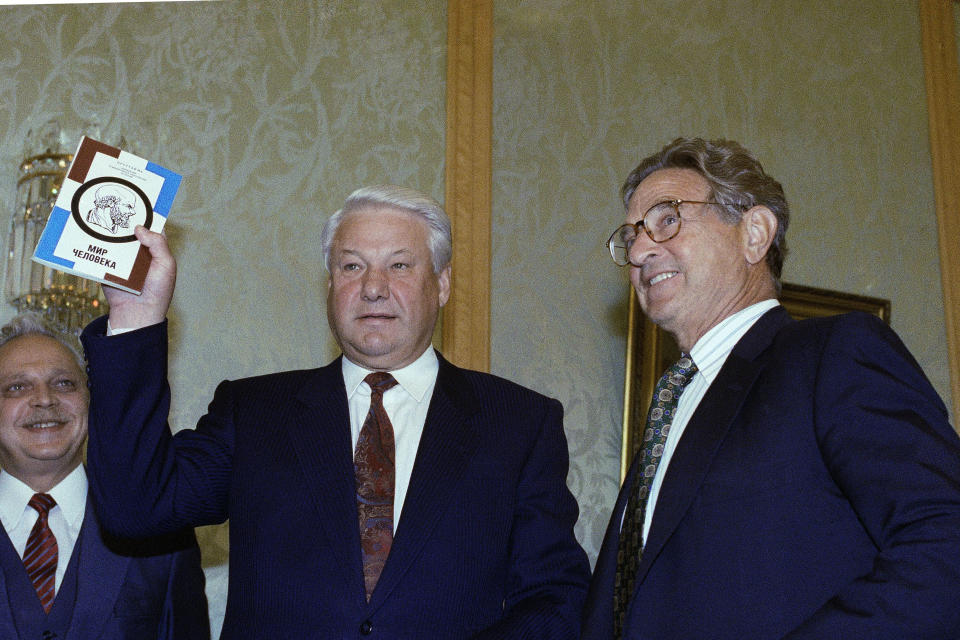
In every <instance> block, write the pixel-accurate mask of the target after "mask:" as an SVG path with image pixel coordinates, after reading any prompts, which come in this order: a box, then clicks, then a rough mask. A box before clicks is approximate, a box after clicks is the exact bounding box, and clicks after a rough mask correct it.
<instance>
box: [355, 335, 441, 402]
mask: <svg viewBox="0 0 960 640" xmlns="http://www.w3.org/2000/svg"><path fill="white" fill-rule="evenodd" d="M341 370H342V371H343V383H344V385H345V386H346V389H347V397H348V398H352V397H353V395H354V394H355V393H356V392H357V390H358V389H360V388H361V386H362V387H363V389H364V390H365V391H364V393H365V394H369V393H370V392H369V387H367V386H366V385H363V379H364V378H366V377H367V375H369V374H371V373H373V371H372V370H370V369H364V368H363V367H361V366H360V365H358V364H356V363H354V362H351V361H350V360H349V359H348V358H347V357H346V356H344V357H343V358H342V359H341ZM439 370H440V361H439V360H438V359H437V352H436V351H434V350H433V347H427V350H426V351H424V352H423V354H422V355H421V356H420V357H419V358H417V359H416V360H414V361H413V362H411V363H410V364H408V365H407V366H405V367H403V368H402V369H397V370H396V371H391V372H390V374H391V375H393V377H394V378H395V379H396V380H397V384H398V386H400V387H401V388H402V389H403V390H404V391H406V392H407V393H408V394H410V395H411V396H412V397H413V398H414V399H416V401H417V402H421V401H422V400H423V397H424V395H426V393H427V391H429V390H430V388H431V386H433V383H434V382H435V381H436V379H437V372H438V371H439Z"/></svg>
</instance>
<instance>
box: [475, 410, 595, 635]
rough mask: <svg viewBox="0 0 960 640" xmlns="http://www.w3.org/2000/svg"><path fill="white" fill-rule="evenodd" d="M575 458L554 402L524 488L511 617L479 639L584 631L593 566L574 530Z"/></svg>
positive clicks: (515, 539)
mask: <svg viewBox="0 0 960 640" xmlns="http://www.w3.org/2000/svg"><path fill="white" fill-rule="evenodd" d="M568 457H569V454H568V452H567V441H566V437H565V436H564V432H563V409H562V407H561V406H560V403H559V402H557V401H556V400H549V401H548V402H547V408H546V411H545V412H543V415H542V422H541V424H540V428H539V430H538V435H537V437H536V440H535V443H534V445H533V447H532V450H531V452H530V454H529V456H528V458H527V461H526V464H525V465H524V468H523V472H522V475H521V478H520V482H519V483H518V487H517V496H518V497H517V506H516V510H515V513H514V522H513V531H512V533H511V545H510V569H509V573H508V578H507V597H506V598H505V600H504V617H503V618H502V619H501V620H499V621H498V622H497V624H495V625H494V626H492V627H490V628H488V629H485V630H484V631H483V632H481V633H479V634H477V635H475V636H474V639H475V640H493V639H495V638H503V639H506V638H511V639H519V638H524V639H530V640H533V639H541V638H542V639H543V640H563V639H565V638H570V639H574V638H578V637H579V633H580V616H581V610H582V608H583V601H584V598H585V597H586V591H587V584H588V582H589V579H590V565H589V563H588V561H587V557H586V554H585V553H584V551H583V549H582V548H581V547H580V545H579V543H578V542H577V540H576V538H575V537H574V533H573V527H574V525H575V524H576V521H577V513H578V507H577V503H576V501H575V500H574V498H573V495H572V494H571V493H570V490H569V489H568V488H567V485H566V477H567V466H568Z"/></svg>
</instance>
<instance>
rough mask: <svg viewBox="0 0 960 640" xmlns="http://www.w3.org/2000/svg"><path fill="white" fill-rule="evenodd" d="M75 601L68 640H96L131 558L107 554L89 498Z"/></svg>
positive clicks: (110, 611) (80, 551)
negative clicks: (87, 639)
mask: <svg viewBox="0 0 960 640" xmlns="http://www.w3.org/2000/svg"><path fill="white" fill-rule="evenodd" d="M77 544H78V545H79V547H80V548H79V550H78V551H79V553H77V554H76V555H75V559H76V561H77V562H78V563H79V564H78V566H77V600H76V604H75V605H74V608H73V621H72V622H71V624H70V632H69V633H68V635H67V638H68V640H82V639H84V638H97V637H99V636H100V630H101V629H102V628H103V626H104V625H105V624H106V623H107V621H108V620H109V619H110V616H111V615H113V607H114V603H115V602H116V600H117V596H118V595H119V594H120V589H121V587H122V586H123V581H124V577H125V576H126V574H127V566H128V565H129V564H130V558H128V557H125V556H120V555H117V554H114V553H110V551H109V550H108V549H107V546H106V544H105V542H104V540H103V537H102V536H101V535H100V527H99V526H98V524H97V521H96V518H95V517H94V513H93V506H92V505H91V503H90V498H89V497H88V498H87V509H86V511H85V512H84V516H83V525H82V526H81V528H80V537H79V539H78V540H77Z"/></svg>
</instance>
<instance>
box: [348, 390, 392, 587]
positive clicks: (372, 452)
mask: <svg viewBox="0 0 960 640" xmlns="http://www.w3.org/2000/svg"><path fill="white" fill-rule="evenodd" d="M364 382H366V383H367V384H368V385H369V386H370V410H369V411H368V412H367V418H366V420H364V421H363V427H361V428H360V438H359V439H358V440H357V452H356V455H355V456H354V459H353V470H354V473H355V474H356V477H357V515H358V516H359V519H360V553H361V556H362V559H363V583H364V587H365V588H366V591H367V600H368V601H369V600H370V594H372V593H373V588H374V587H376V586H377V580H378V579H379V578H380V572H381V571H383V565H384V564H385V563H386V561H387V556H388V555H390V546H391V545H392V544H393V494H394V476H395V475H396V472H395V468H394V464H395V461H394V455H395V454H394V440H393V425H392V424H390V418H388V417H387V412H386V410H384V408H383V394H384V392H385V391H386V390H387V389H390V388H391V387H393V386H394V385H396V384H397V381H396V380H394V378H393V376H392V375H390V374H389V373H384V372H377V373H371V374H370V375H368V376H367V377H366V378H364Z"/></svg>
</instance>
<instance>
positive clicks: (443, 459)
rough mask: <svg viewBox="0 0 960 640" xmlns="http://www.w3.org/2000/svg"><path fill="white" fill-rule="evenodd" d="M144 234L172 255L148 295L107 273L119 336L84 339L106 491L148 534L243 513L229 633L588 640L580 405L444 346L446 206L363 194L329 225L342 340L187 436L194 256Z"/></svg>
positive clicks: (251, 383)
mask: <svg viewBox="0 0 960 640" xmlns="http://www.w3.org/2000/svg"><path fill="white" fill-rule="evenodd" d="M136 233H137V237H138V238H139V239H140V240H141V241H142V242H143V243H144V245H145V246H147V248H148V249H149V250H150V252H151V255H152V256H153V261H152V264H151V267H150V272H149V273H148V275H147V281H146V284H145V287H144V292H143V295H142V296H140V297H137V296H132V295H129V294H126V293H124V292H121V291H119V290H116V289H107V296H108V300H109V302H110V318H109V320H110V329H109V331H108V327H107V322H106V318H102V319H100V320H98V321H95V322H94V323H93V324H92V325H91V326H89V327H88V328H87V329H86V330H85V332H84V335H83V339H84V344H85V346H86V348H87V353H88V357H89V362H90V380H91V393H92V396H93V400H94V402H95V403H96V406H97V409H98V410H97V412H96V413H95V414H94V416H93V417H92V418H91V429H90V431H91V439H90V451H89V456H90V459H91V461H92V462H96V463H97V464H96V472H95V473H94V474H93V482H92V486H93V492H94V497H95V499H96V501H97V504H98V507H99V509H100V510H101V512H102V514H103V518H104V521H105V522H106V524H107V526H108V527H109V528H111V529H112V530H115V531H117V532H118V533H123V534H128V535H143V534H147V533H156V532H162V531H166V530H168V529H170V528H175V527H180V526H185V525H193V526H196V525H202V524H213V523H219V522H223V521H224V520H227V519H229V521H230V578H229V587H228V595H227V608H226V615H225V620H224V625H223V634H222V636H221V637H222V638H231V639H232V638H238V639H241V638H242V639H243V640H250V639H257V638H263V639H265V640H273V639H275V638H283V637H292V638H358V637H365V636H371V637H381V638H423V639H426V638H429V639H431V640H439V639H443V638H451V639H453V638H518V639H519V638H543V639H544V640H547V639H549V640H557V639H562V638H576V637H577V635H578V631H579V615H580V610H581V607H582V603H583V598H584V595H585V593H586V585H587V582H588V578H589V566H588V564H587V559H586V555H585V554H584V552H583V550H582V549H581V548H580V546H579V544H578V543H577V541H576V539H575V538H574V535H573V526H574V524H575V522H576V519H577V505H576V502H575V501H574V499H573V497H572V495H571V494H570V492H569V490H568V489H567V486H566V474H567V463H568V453H567V445H566V439H565V437H564V433H563V425H562V409H561V406H560V403H559V402H557V401H556V400H552V399H549V398H546V397H544V396H541V395H539V394H537V393H535V392H533V391H530V390H528V389H525V388H523V387H520V386H518V385H516V384H513V383H511V382H508V381H506V380H503V379H501V378H497V377H495V376H492V375H489V374H484V373H477V372H474V371H467V370H464V369H460V368H458V367H456V366H454V365H452V364H450V363H449V362H447V361H446V360H444V359H443V357H442V356H440V355H439V354H438V353H437V352H436V351H435V350H434V349H433V348H432V347H431V344H430V342H431V337H432V335H433V329H434V325H435V324H436V321H437V317H438V314H439V312H440V308H441V307H442V306H443V305H444V304H445V303H446V301H447V299H448V297H449V295H450V277H451V276H450V256H451V238H450V222H449V220H448V219H447V216H446V214H445V213H444V212H443V209H442V208H441V207H440V205H439V204H437V203H436V202H435V201H433V200H432V199H431V198H429V197H427V196H425V195H423V194H420V193H418V192H416V191H413V190H410V189H405V188H402V187H394V186H380V187H369V188H364V189H360V190H358V191H355V192H354V193H353V194H351V196H350V197H349V198H348V199H347V201H346V203H345V204H344V206H343V208H342V209H341V210H340V211H338V212H337V213H335V214H334V215H333V216H332V217H331V218H330V220H329V221H328V222H327V223H326V225H325V226H324V229H323V232H322V235H321V246H322V249H323V257H324V263H325V265H326V267H327V270H328V272H329V281H328V283H327V317H328V320H329V324H330V329H331V331H332V332H333V335H334V336H335V338H336V340H337V342H338V343H339V345H340V347H341V350H342V352H343V356H342V357H340V358H337V359H336V360H334V361H333V362H332V363H331V364H329V365H327V366H325V367H322V368H319V369H314V370H309V371H289V372H285V373H277V374H270V375H265V376H260V377H256V378H250V379H246V380H237V381H228V382H224V383H222V384H221V385H220V386H219V388H218V389H217V392H216V395H215V396H214V399H213V401H212V402H211V404H210V407H209V411H208V413H207V415H205V416H204V417H203V418H201V419H200V422H199V424H198V425H197V428H196V430H183V431H179V432H178V433H177V434H176V435H171V434H170V431H169V429H168V427H167V425H166V420H167V411H168V406H169V387H168V385H167V384H166V371H165V369H164V367H165V362H166V349H167V340H166V322H165V320H164V318H165V316H166V313H167V308H168V306H169V304H170V299H171V296H172V294H173V285H174V279H175V269H176V266H175V262H174V259H173V257H172V256H171V254H170V252H169V250H168V248H167V244H166V241H165V239H164V238H163V237H162V236H160V235H158V234H153V233H150V232H149V231H146V230H144V229H143V228H138V229H137V231H136ZM121 331H123V332H122V333H121ZM108 333H110V334H114V335H107V334H108Z"/></svg>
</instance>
